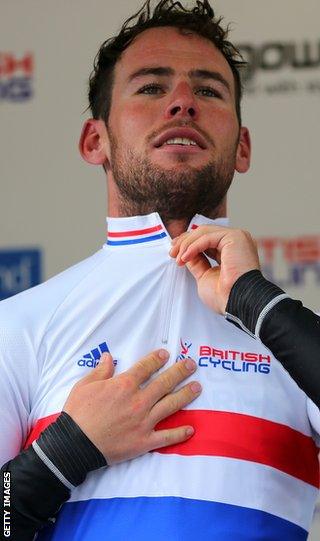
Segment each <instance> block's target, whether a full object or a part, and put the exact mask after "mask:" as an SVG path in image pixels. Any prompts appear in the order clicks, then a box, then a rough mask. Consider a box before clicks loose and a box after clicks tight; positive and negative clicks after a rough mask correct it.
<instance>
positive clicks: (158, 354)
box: [127, 349, 169, 385]
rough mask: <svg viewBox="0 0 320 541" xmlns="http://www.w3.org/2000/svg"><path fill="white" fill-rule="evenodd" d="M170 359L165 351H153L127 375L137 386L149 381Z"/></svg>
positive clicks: (130, 369)
mask: <svg viewBox="0 0 320 541" xmlns="http://www.w3.org/2000/svg"><path fill="white" fill-rule="evenodd" d="M168 359H169V353H168V352H167V351H166V350H165V349H159V350H156V351H153V352H151V353H149V354H148V355H146V356H145V357H143V358H142V359H140V360H139V361H138V362H136V363H135V364H134V365H133V366H132V367H131V368H129V370H128V371H127V374H128V375H130V376H131V377H133V378H134V380H135V381H136V383H137V385H141V384H142V383H144V382H145V381H147V380H148V379H149V378H150V377H151V376H152V375H153V374H154V373H155V372H157V371H158V370H159V369H160V368H162V366H163V365H164V364H165V363H166V362H167V360H168Z"/></svg>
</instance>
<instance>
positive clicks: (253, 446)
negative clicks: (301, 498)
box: [25, 410, 319, 488]
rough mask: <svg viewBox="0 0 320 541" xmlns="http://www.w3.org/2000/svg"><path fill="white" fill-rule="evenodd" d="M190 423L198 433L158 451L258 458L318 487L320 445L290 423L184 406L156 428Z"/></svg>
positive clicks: (37, 428) (36, 431)
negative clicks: (185, 407) (319, 448)
mask: <svg viewBox="0 0 320 541" xmlns="http://www.w3.org/2000/svg"><path fill="white" fill-rule="evenodd" d="M58 416H59V413H56V414H53V415H49V416H48V417H44V418H43V419H39V421H37V422H36V424H35V425H34V427H33V429H32V430H31V432H30V434H29V436H28V439H27V441H26V444H25V448H26V447H28V446H29V445H30V444H31V443H32V442H33V441H34V440H35V439H37V438H38V437H39V435H40V434H41V432H42V431H43V430H44V429H45V428H46V427H47V426H48V425H49V424H50V423H53V422H54V421H55V420H56V419H57V417H58ZM182 425H191V426H193V427H194V429H195V434H194V435H193V436H192V437H191V438H190V439H189V440H188V441H185V442H183V443H179V444H177V445H169V446H168V447H162V448H161V449H157V452H158V453H163V454H178V455H207V456H221V457H228V458H234V459H238V460H247V461H249V462H257V463H259V464H264V465H266V466H270V467H272V468H276V469H277V470H280V471H282V472H284V473H287V474H288V475H291V476H293V477H296V478H297V479H300V480H301V481H304V482H305V483H308V484H310V485H313V486H315V487H317V488H318V487H319V464H318V449H317V447H316V445H315V443H314V441H313V439H312V438H311V437H309V436H306V435H305V434H302V433H301V432H298V431H297V430H294V429H293V428H290V427H289V426H286V425H283V424H280V423H275V422H273V421H268V420H266V419H260V418H259V417H253V416H250V415H244V414H242V413H230V412H225V411H210V410H184V411H179V412H177V413H175V414H174V415H171V416H170V417H168V418H167V419H165V420H163V421H161V422H160V423H159V424H158V425H157V427H156V428H157V430H162V429H167V428H175V427H178V426H182Z"/></svg>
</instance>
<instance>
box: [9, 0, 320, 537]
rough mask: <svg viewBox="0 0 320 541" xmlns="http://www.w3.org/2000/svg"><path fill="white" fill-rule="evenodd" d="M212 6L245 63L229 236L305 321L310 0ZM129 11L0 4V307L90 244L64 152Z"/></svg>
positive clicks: (314, 179) (318, 68) (312, 273)
mask: <svg viewBox="0 0 320 541" xmlns="http://www.w3.org/2000/svg"><path fill="white" fill-rule="evenodd" d="M212 4H213V6H214V7H215V9H216V12H217V14H218V15H223V16H224V18H225V22H226V23H231V28H232V34H231V39H232V40H233V41H234V42H235V43H236V44H237V45H238V46H239V47H240V49H241V51H242V53H243V55H244V57H245V58H246V59H247V60H248V61H249V63H250V67H249V69H248V70H247V72H246V75H245V85H246V93H245V97H244V100H243V123H244V124H245V125H247V126H248V127H249V128H250V130H251V136H252V142H253V162H252V167H251V170H250V172H249V173H248V174H246V175H241V176H240V175H239V176H236V177H235V179H234V182H233V187H232V189H231V193H230V197H229V216H230V219H231V223H232V225H234V226H239V227H244V228H246V229H248V230H250V231H251V232H252V234H253V235H254V236H255V237H256V238H257V239H258V240H259V247H260V255H261V259H262V262H263V267H264V272H265V275H266V276H267V277H269V278H270V279H271V280H273V281H275V282H277V283H278V284H279V285H280V286H282V287H283V288H284V289H285V290H286V291H287V292H289V293H290V294H291V295H292V296H293V297H296V298H301V299H302V300H303V301H304V302H305V304H306V305H308V306H309V307H311V308H313V309H315V310H319V309H320V294H319V293H320V232H319V218H318V214H319V196H320V186H319V172H318V169H319V155H320V146H319V136H320V30H319V28H320V27H319V20H320V4H319V0H305V1H304V2H303V3H301V2H300V1H298V0H282V1H281V2H279V0H269V1H268V2H262V1H261V0H241V2H239V0H212ZM140 5H141V2H138V1H137V0H130V1H129V0H91V2H90V3H89V2H87V1H86V0H68V1H67V2H65V0H55V1H54V2H51V1H49V0H28V1H26V2H22V1H21V0H0V13H1V16H0V36H1V39H0V117H1V122H0V126H1V129H0V186H1V192H0V298H5V297H8V296H10V295H13V294H15V293H17V292H19V291H20V290H22V289H25V288H27V287H30V286H32V285H34V284H36V283H38V282H39V281H42V280H44V279H47V278H48V277H50V276H52V275H53V274H55V273H57V272H59V271H61V270H63V269H64V268H66V267H67V266H70V265H72V264H73V263H75V262H77V261H79V260H80V259H82V258H85V257H86V256H87V255H89V254H91V253H92V252H94V251H95V250H97V249H98V248H99V247H100V246H101V244H102V243H103V242H104V237H105V208H106V197H107V196H106V189H105V179H104V174H103V171H102V169H101V168H98V167H92V166H89V165H87V164H86V163H84V162H83V161H82V160H81V158H80V156H79V153H78V150H77V142H78V137H79V134H80V131H81V125H82V123H83V122H84V120H85V119H86V118H87V117H88V112H87V111H86V107H87V98H86V93H87V79H88V76H89V73H90V71H91V69H92V63H93V58H94V56H95V54H96V52H97V50H98V48H99V45H100V44H101V43H102V42H103V41H104V40H105V39H106V38H108V37H110V36H111V35H112V33H113V32H115V31H116V30H117V29H119V27H120V26H121V23H122V22H123V20H124V19H125V18H126V17H127V16H128V15H129V14H132V12H134V11H135V9H136V8H138V7H139V6H140ZM317 518H318V517H317V513H316V516H315V532H314V533H313V534H312V535H311V536H310V539H314V540H315V539H319V538H320V518H319V526H318V534H317V533H316V530H317V526H316V523H317Z"/></svg>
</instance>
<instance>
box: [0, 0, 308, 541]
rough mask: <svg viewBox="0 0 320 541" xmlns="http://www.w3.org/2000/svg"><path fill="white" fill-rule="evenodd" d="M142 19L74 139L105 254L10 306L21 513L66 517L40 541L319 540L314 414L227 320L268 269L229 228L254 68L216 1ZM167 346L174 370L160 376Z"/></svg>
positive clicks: (145, 13) (117, 44) (8, 337)
mask: <svg viewBox="0 0 320 541" xmlns="http://www.w3.org/2000/svg"><path fill="white" fill-rule="evenodd" d="M136 21H137V22H136V23H134V22H133V20H132V19H130V20H129V21H128V23H126V24H125V25H124V27H123V29H122V31H121V32H120V34H119V36H117V37H116V38H115V39H113V40H111V41H110V42H106V43H105V44H104V45H103V46H102V47H101V49H100V53H99V55H98V57H97V61H96V65H95V71H94V73H93V74H92V76H91V81H90V92H89V99H90V105H91V109H92V113H93V119H90V120H88V121H87V122H86V123H85V126H84V129H83V132H82V135H81V139H80V151H81V153H82V156H83V157H84V158H85V159H86V160H87V161H89V162H90V163H93V164H97V165H103V167H104V169H105V170H106V173H107V179H108V193H109V200H108V205H109V209H108V214H109V216H110V218H109V219H108V237H107V242H106V245H105V246H104V248H103V249H102V250H101V251H100V252H98V253H97V254H95V255H94V256H93V257H92V258H89V259H88V260H86V261H85V262H83V263H81V264H80V265H78V266H76V267H74V268H72V269H70V270H68V271H66V272H65V273H62V274H61V275H59V276H57V277H56V278H54V279H53V280H50V281H49V282H48V283H47V284H44V285H43V286H40V287H39V288H36V289H35V290H31V291H29V292H26V293H24V294H22V295H20V296H18V297H16V298H15V299H12V300H9V301H7V302H5V303H3V305H2V306H3V307H2V313H3V315H2V320H3V325H2V332H3V334H4V333H5V334H4V338H3V352H4V353H3V361H2V366H1V370H2V373H3V380H2V381H3V383H2V387H3V389H2V394H0V400H1V408H2V411H4V434H5V441H4V442H3V457H2V458H3V461H7V460H10V459H11V458H13V457H14V456H15V455H17V453H18V452H19V450H20V449H21V446H22V445H23V440H24V437H25V436H28V438H27V445H28V444H30V443H31V442H33V444H32V445H33V447H31V448H29V450H28V451H26V452H25V453H22V455H20V456H18V457H17V459H13V461H12V464H13V465H15V464H18V466H17V468H18V477H19V479H20V486H24V487H25V490H26V492H28V495H29V505H30V507H29V508H28V506H27V505H26V501H28V498H26V495H25V494H24V495H23V494H22V496H21V494H20V495H18V496H17V499H18V505H17V507H18V508H19V509H18V512H19V514H20V519H21V517H22V520H23V519H24V520H25V524H27V522H28V519H30V516H31V515H32V521H33V523H34V524H35V523H36V522H37V519H38V526H39V527H40V526H41V525H42V524H43V522H44V513H43V511H44V507H45V504H46V502H45V500H44V496H45V492H46V489H47V487H46V486H44V484H45V482H48V483H50V486H51V487H52V488H53V489H54V491H55V498H56V499H55V500H54V505H53V507H52V508H51V510H52V514H51V515H50V512H49V514H47V518H49V517H50V516H51V517H53V515H54V517H53V518H54V519H55V522H54V524H53V525H52V526H47V527H45V528H44V529H43V530H42V531H40V533H39V535H38V538H39V539H41V540H44V539H46V540H49V539H50V540H58V539H59V540H61V539H68V540H75V539H82V540H84V541H89V540H90V541H91V540H93V539H104V538H105V539H119V540H122V539H125V538H126V537H129V536H130V538H131V539H133V540H142V539H150V538H152V539H155V540H157V539H158V540H163V539H165V538H168V539H195V538H197V539H219V540H224V541H231V540H232V541H234V540H235V539H237V540H241V539H242V540H249V539H252V540H255V539H265V540H267V539H268V540H280V539H281V540H283V539H290V540H302V539H306V537H307V530H308V527H309V525H310V522H311V517H312V510H313V506H314V502H315V499H316V495H317V485H318V463H317V448H316V445H315V441H314V438H315V435H314V432H313V428H314V429H317V426H318V416H317V410H316V408H315V406H314V404H313V403H312V402H311V401H310V400H309V399H307V397H306V395H305V394H304V392H303V391H302V390H301V389H299V388H298V386H297V385H296V383H295V382H294V381H293V380H291V379H290V377H289V376H288V374H287V373H286V372H285V370H284V369H283V368H282V366H281V365H280V364H279V363H277V361H276V360H275V358H274V357H273V356H272V355H271V353H270V351H268V350H267V349H266V348H265V347H264V346H263V345H262V344H261V343H260V342H256V341H253V340H252V337H251V336H249V335H248V334H244V333H243V332H242V331H241V330H239V329H237V328H236V327H234V326H233V325H231V324H230V323H229V322H228V321H226V320H225V318H224V317H222V316H221V315H219V314H217V313H215V312H214V310H215V309H217V308H218V309H219V311H222V312H223V311H224V309H225V305H226V302H227V301H228V299H229V293H230V289H231V287H232V286H233V285H234V284H235V282H237V280H238V279H241V276H242V275H243V274H244V273H245V274H247V272H248V271H249V272H256V269H258V267H259V263H258V259H257V255H256V252H255V251H254V249H253V248H252V242H251V241H248V238H247V235H246V234H245V233H243V232H234V231H231V232H230V231H228V230H227V229H226V228H225V227H224V225H225V220H224V216H225V213H226V193H227V190H228V188H229V186H230V183H231V181H232V178H233V175H234V172H235V170H236V171H238V172H240V173H244V172H246V171H247V170H248V167H249V163H250V138H249V133H248V130H247V129H246V128H245V127H243V126H241V117H240V106H239V104H240V97H241V86H240V79H239V73H238V66H239V64H240V62H239V60H238V57H237V53H236V50H235V49H234V48H233V47H232V45H231V44H230V43H229V42H228V41H226V38H227V35H226V33H225V32H224V31H223V30H222V28H221V27H220V25H219V22H217V21H215V20H213V11H212V9H211V7H210V6H209V4H208V2H207V1H206V0H204V1H203V3H201V2H197V6H196V7H195V8H193V9H192V10H191V11H188V10H187V9H186V8H182V7H181V6H180V5H179V4H173V3H172V2H170V1H168V0H162V1H161V2H159V4H158V6H157V7H156V8H155V10H154V11H152V10H150V6H149V2H147V3H146V6H145V7H144V8H143V10H142V11H141V12H140V14H139V17H138V18H137V19H136ZM130 25H132V26H130ZM214 226H216V228H215V227H214ZM187 230H188V232H187V233H186V231H187ZM215 232H216V233H215ZM169 235H170V236H171V237H179V238H178V240H177V241H176V244H174V245H173V248H171V241H170V236H169ZM180 235H182V236H180ZM217 236H218V239H217ZM213 237H215V240H214V241H213V240H212V239H213ZM190 240H191V241H192V242H193V241H195V242H196V246H195V247H194V250H193V249H192V246H190V248H189V252H188V250H187V248H188V247H189V242H190ZM232 246H233V247H234V246H236V250H234V249H231V250H228V248H230V247H231V248H232ZM210 249H211V250H212V249H214V250H215V251H214V253H212V252H208V255H209V257H210V256H212V255H213V256H214V257H215V259H216V260H218V262H219V259H220V257H221V258H222V259H221V261H222V263H221V265H220V266H219V267H214V266H213V267H211V264H212V265H214V262H213V260H212V261H210V262H209V260H208V259H206V258H205V256H204V255H203V252H207V251H208V250H210ZM235 252H236V256H237V253H238V254H240V256H241V257H240V260H241V262H242V261H245V263H244V266H242V263H241V264H240V266H239V264H238V263H237V264H236V265H234V261H235V259H237V257H235V256H234V254H235ZM228 253H231V254H232V257H231V256H230V257H228ZM243 255H245V257H243ZM234 257H235V259H234ZM177 263H178V264H177ZM184 263H185V264H186V265H185V264H184ZM217 278H218V281H217V284H216V285H214V284H215V283H216V279H217ZM211 286H212V287H211ZM216 295H217V298H219V302H218V303H216ZM279 296H281V293H280V294H277V296H276V297H277V300H279V299H278V297H279ZM216 304H218V305H219V306H218V307H217V306H216ZM231 315H232V314H231ZM8 322H9V323H8ZM5 327H6V330H4V328H5ZM164 347H165V349H166V350H168V352H169V353H170V360H169V362H168V364H169V365H171V366H170V368H167V370H166V371H165V372H163V373H161V374H160V375H159V376H158V377H157V378H155V379H151V380H150V379H149V378H150V376H152V375H153V374H155V372H156V371H157V370H159V369H161V368H162V367H163V366H164V364H165V361H166V360H167V359H166V354H165V352H164V351H163V348H164ZM109 351H110V352H111V353H112V355H113V357H114V358H115V359H116V371H117V375H116V376H115V377H114V378H112V377H111V376H112V373H113V368H112V358H111V356H110V355H109V353H108V352H109ZM147 351H154V353H153V354H151V355H150V356H148V357H145V358H144V359H143V360H142V361H140V362H139V363H138V364H135V365H134V364H133V362H134V361H135V360H137V359H141V358H142V357H143V356H144V355H145V353H146V352H147ZM102 352H105V355H104V356H103V361H104V362H102V363H100V365H99V366H98V367H97V368H95V369H94V370H91V369H92V366H93V364H94V360H97V359H98V357H99V356H100V354H101V353H102ZM189 357H190V358H189ZM191 357H193V358H194V359H195V360H196V363H197V365H198V370H197V380H199V381H200V383H201V386H202V393H201V394H200V390H201V389H200V387H199V386H197V385H196V382H193V383H191V382H190V383H187V384H186V385H185V386H184V387H183V388H182V389H180V390H177V391H176V392H175V393H172V391H173V389H174V388H175V387H176V385H177V384H179V383H181V382H182V381H183V380H184V379H185V378H186V377H188V375H189V374H192V372H194V369H195V363H194V362H192V360H191ZM178 359H179V361H178V362H177V363H176V360H178ZM86 363H87V365H88V366H87V369H86V370H87V372H88V375H87V376H86V377H85V378H82V376H83V366H85V365H86ZM88 368H89V370H88ZM76 382H78V383H76ZM75 383H76V384H75ZM74 384H75V385H74ZM71 389H72V390H71ZM70 391H71V392H70ZM194 399H196V400H195V401H194V402H192V401H193V400H194ZM191 402H192V404H191ZM181 408H184V409H182V411H179V410H181ZM61 410H63V411H64V413H63V414H62V415H61V416H60V417H59V413H60V412H61ZM170 414H173V415H172V416H171V417H169V418H167V417H168V415H170ZM55 419H58V420H57V422H56V423H53V424H50V423H52V422H53V421H54V420H55ZM159 421H160V423H159ZM46 427H48V428H46ZM41 432H43V433H42V436H41V435H40V434H41ZM39 435H40V436H39ZM190 436H191V437H190ZM188 438H189V439H188ZM166 445H167V446H166ZM75 446H76V447H77V450H76V453H75ZM152 450H153V452H149V453H148V452H147V451H152ZM296 457H297V458H296ZM77 458H78V460H77ZM106 462H107V464H108V466H109V467H106ZM35 469H36V470H37V476H35V477H34V476H33V475H32V472H33V471H35ZM90 470H91V473H89V474H88V475H87V473H88V472H89V471H90ZM12 471H14V470H12ZM39 471H40V474H39ZM30 472H31V474H30ZM34 482H36V483H38V484H37V485H36V490H37V489H38V490H39V491H41V498H40V497H39V494H38V495H37V496H36V495H35V494H36V493H33V494H32V497H30V484H31V483H32V484H33V486H34ZM48 492H49V491H48ZM70 493H71V498H70V500H69V501H68V503H66V504H65V505H64V506H63V507H62V509H61V510H60V512H59V514H58V515H57V516H56V513H57V511H58V508H59V505H58V502H59V501H60V504H61V503H62V502H63V501H65V500H66V499H67V498H68V496H69V494H70ZM33 496H34V497H37V500H38V501H37V506H38V510H39V514H38V516H35V512H34V504H33V505H32V502H33V500H34V498H33ZM49 499H50V498H49ZM301 502H303V506H302V503H301ZM19 505H20V507H19ZM54 506H56V507H54ZM30 509H32V510H30ZM28 535H30V532H28ZM19 539H22V535H21V537H19ZM29 539H30V537H29Z"/></svg>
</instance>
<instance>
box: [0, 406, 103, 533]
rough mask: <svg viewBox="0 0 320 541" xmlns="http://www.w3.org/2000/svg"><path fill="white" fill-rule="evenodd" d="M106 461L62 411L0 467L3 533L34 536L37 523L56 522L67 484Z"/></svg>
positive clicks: (66, 495)
mask: <svg viewBox="0 0 320 541" xmlns="http://www.w3.org/2000/svg"><path fill="white" fill-rule="evenodd" d="M105 465H106V460H105V458H104V456H103V455H102V453H100V451H99V450H98V449H97V448H96V447H95V446H94V445H93V443H92V442H91V441H90V440H89V439H88V438H87V436H86V435H85V434H84V433H83V432H82V430H81V429H80V427H79V426H78V425H77V424H76V423H75V422H74V421H73V419H72V418H71V417H70V416H69V415H68V414H67V413H65V412H63V413H62V414H61V415H60V416H59V417H58V419H57V420H56V421H55V422H54V423H52V425H50V426H49V427H48V428H46V430H44V431H43V433H42V434H41V436H40V437H39V439H38V440H37V442H36V445H33V446H30V447H29V449H27V450H26V451H23V452H21V453H20V454H19V455H18V456H17V457H15V458H14V459H12V460H10V461H9V462H7V463H6V464H4V466H3V467H2V468H1V497H2V504H1V507H2V511H3V516H5V517H6V519H7V524H10V536H4V537H3V539H6V540H9V541H32V540H33V538H34V535H35V534H36V532H37V531H38V530H39V529H40V528H42V527H43V526H45V525H48V524H50V522H54V517H55V516H56V515H57V513H58V511H59V509H60V508H61V506H62V504H63V503H64V502H65V501H66V500H68V499H69V497H70V489H72V487H75V486H77V485H79V484H80V483H82V482H83V481H84V479H85V477H86V475H87V474H88V473H89V471H92V470H95V469H98V468H100V467H102V466H105ZM8 473H9V474H10V476H8ZM8 482H9V485H8ZM5 496H9V498H8V497H7V498H5ZM8 501H9V502H10V505H8ZM8 511H9V514H8ZM5 512H6V513H5ZM1 534H2V531H1ZM3 534H4V532H3ZM1 539H2V538H1Z"/></svg>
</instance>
